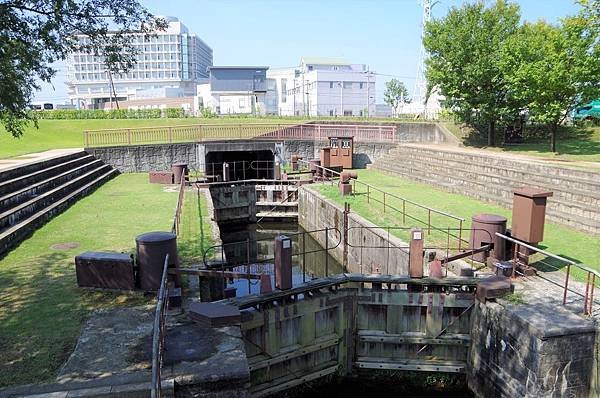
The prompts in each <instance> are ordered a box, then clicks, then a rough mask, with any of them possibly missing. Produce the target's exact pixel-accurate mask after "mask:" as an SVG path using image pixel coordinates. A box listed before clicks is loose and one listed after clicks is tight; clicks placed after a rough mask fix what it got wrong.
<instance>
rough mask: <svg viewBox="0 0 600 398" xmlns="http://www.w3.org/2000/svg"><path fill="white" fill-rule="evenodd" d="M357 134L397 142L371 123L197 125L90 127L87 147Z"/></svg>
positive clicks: (389, 129)
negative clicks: (97, 128) (92, 128)
mask: <svg viewBox="0 0 600 398" xmlns="http://www.w3.org/2000/svg"><path fill="white" fill-rule="evenodd" d="M332 136H333V137H354V140H355V141H357V142H395V141H396V127H395V126H383V125H369V124H312V123H308V124H281V123H278V124H273V123H238V124H195V125H187V126H159V127H132V128H120V129H104V130H86V131H84V132H83V144H84V146H85V147H86V148H94V147H102V146H123V145H140V144H171V143H181V142H201V141H213V140H224V139H226V140H231V139H277V140H281V139H296V140H326V139H327V138H328V137H332Z"/></svg>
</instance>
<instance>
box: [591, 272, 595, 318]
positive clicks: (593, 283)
mask: <svg viewBox="0 0 600 398" xmlns="http://www.w3.org/2000/svg"><path fill="white" fill-rule="evenodd" d="M595 285H596V274H592V291H591V292H590V315H592V305H594V286H595Z"/></svg>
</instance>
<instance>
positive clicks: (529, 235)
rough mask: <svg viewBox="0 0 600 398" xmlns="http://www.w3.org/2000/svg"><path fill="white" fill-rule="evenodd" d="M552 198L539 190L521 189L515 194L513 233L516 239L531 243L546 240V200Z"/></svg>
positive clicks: (548, 193) (546, 192)
mask: <svg viewBox="0 0 600 398" xmlns="http://www.w3.org/2000/svg"><path fill="white" fill-rule="evenodd" d="M550 196H552V192H548V191H545V190H542V189H537V188H521V189H517V190H515V192H514V197H513V212H512V226H511V233H512V236H513V237H515V238H516V239H520V240H523V241H525V242H529V243H539V242H541V241H543V240H544V222H545V217H546V199H547V198H548V197H550Z"/></svg>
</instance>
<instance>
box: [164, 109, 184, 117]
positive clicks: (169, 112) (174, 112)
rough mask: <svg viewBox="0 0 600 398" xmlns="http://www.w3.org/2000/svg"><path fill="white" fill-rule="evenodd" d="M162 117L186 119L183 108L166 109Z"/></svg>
mask: <svg viewBox="0 0 600 398" xmlns="http://www.w3.org/2000/svg"><path fill="white" fill-rule="evenodd" d="M164 116H165V117H166V118H183V117H186V114H185V111H184V110H183V108H167V109H165V113H164Z"/></svg>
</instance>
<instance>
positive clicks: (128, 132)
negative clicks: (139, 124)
mask: <svg viewBox="0 0 600 398" xmlns="http://www.w3.org/2000/svg"><path fill="white" fill-rule="evenodd" d="M127 144H128V145H131V129H127Z"/></svg>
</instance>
